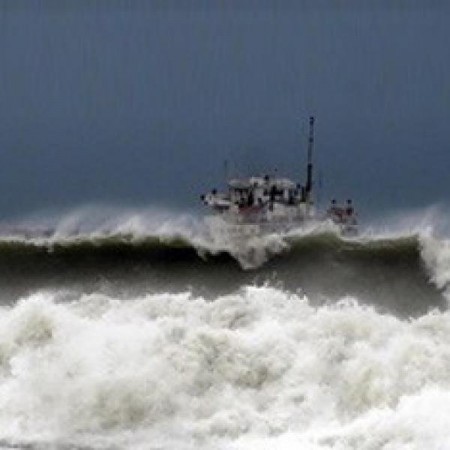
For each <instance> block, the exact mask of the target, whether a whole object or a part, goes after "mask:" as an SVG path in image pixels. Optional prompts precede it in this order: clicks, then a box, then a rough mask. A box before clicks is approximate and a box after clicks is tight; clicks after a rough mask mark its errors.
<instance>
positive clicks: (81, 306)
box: [0, 209, 450, 450]
mask: <svg viewBox="0 0 450 450" xmlns="http://www.w3.org/2000/svg"><path fill="white" fill-rule="evenodd" d="M114 214H115V213H114ZM114 214H111V216H114ZM100 216H101V215H100ZM100 216H99V217H97V216H96V214H95V210H94V211H93V210H92V209H88V210H86V211H84V212H82V213H80V212H77V213H76V214H75V213H74V214H72V215H68V216H66V217H65V218H64V219H63V220H59V221H56V223H53V224H50V225H48V226H47V225H46V224H44V225H42V224H41V225H40V226H31V227H30V226H26V227H17V226H16V227H14V228H9V229H6V228H3V229H2V230H1V233H0V234H1V236H2V237H1V238H0V447H2V448H21V449H22V448H25V449H33V450H34V449H36V450H38V449H39V450H40V449H47V448H57V449H116V448H117V449H119V448H120V449H122V448H126V449H155V450H156V449H159V450H161V449H173V448H177V449H181V450H184V449H186V450H191V449H205V450H206V449H208V450H209V449H234V450H241V449H248V448H251V449H257V450H258V449H266V448H279V449H291V448H302V449H307V450H309V449H311V450H331V449H333V450H335V449H339V450H340V449H342V450H347V449H358V450H359V449H362V450H369V449H375V448H381V447H385V448H391V449H400V448H417V449H419V448H432V449H438V448H439V449H440V448H448V447H450V439H449V435H448V429H449V427H450V407H449V405H450V394H449V392H450V382H449V380H450V363H449V361H450V348H449V346H448V336H449V332H450V316H449V314H450V312H449V309H448V299H450V291H449V287H450V286H449V283H450V241H449V240H448V239H446V238H444V237H442V236H445V235H446V234H442V233H436V232H435V231H433V230H432V229H431V228H428V227H426V226H424V224H423V223H422V224H420V226H419V227H416V228H414V227H412V228H409V229H406V228H405V227H400V228H399V229H393V228H392V227H391V228H390V229H388V230H383V231H382V232H380V228H378V231H373V230H372V231H370V232H369V231H365V232H363V233H362V234H361V235H360V236H359V237H358V238H354V239H344V238H342V237H340V236H339V235H338V234H336V232H335V230H334V229H333V227H330V226H329V225H325V226H324V225H323V224H322V225H319V226H317V227H314V228H312V229H309V230H302V231H300V230H297V231H293V232H291V233H290V234H286V235H282V236H280V235H272V236H264V237H259V238H253V239H249V240H246V241H241V242H239V243H236V242H233V241H232V240H223V239H222V240H221V239H219V240H217V239H213V238H212V237H211V236H209V235H208V234H207V233H205V230H204V229H202V227H201V226H200V225H199V222H198V221H197V220H195V218H193V217H191V216H189V215H184V216H177V217H175V218H174V217H172V216H170V215H168V216H167V215H164V214H162V213H161V214H159V215H157V214H156V215H155V214H154V212H151V213H149V214H148V217H147V216H145V214H144V215H143V214H142V212H140V213H139V214H136V215H133V214H129V213H127V214H124V215H123V216H120V214H119V215H117V217H116V216H115V217H114V218H113V219H109V220H106V221H105V220H104V218H101V217H100ZM87 217H89V219H88V218H87Z"/></svg>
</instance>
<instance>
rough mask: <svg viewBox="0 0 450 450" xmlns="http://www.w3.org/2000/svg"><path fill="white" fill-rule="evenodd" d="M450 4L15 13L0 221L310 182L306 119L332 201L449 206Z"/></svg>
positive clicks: (6, 59)
mask: <svg viewBox="0 0 450 450" xmlns="http://www.w3.org/2000/svg"><path fill="white" fill-rule="evenodd" d="M446 3H447V4H450V3H449V2H438V1H434V2H433V1H427V0H423V1H414V0H409V1H400V0H399V1H395V0H393V1H391V2H387V1H367V2H365V1H363V0H360V1H357V2H356V1H352V0H348V1H338V0H330V1H321V0H315V1H312V0H311V1H301V0H298V1H295V2H294V1H285V2H283V1H282V0H278V1H277V2H269V1H266V0H260V1H246V0H242V1H240V2H238V1H233V0H228V1H221V2H219V1H214V0H210V1H209V2H200V1H188V0H179V1H170V0H169V1H162V0H161V1H145V2H144V1H142V2H140V1H131V0H130V1H127V2H119V1H114V0H108V1H83V0H79V1H75V0H74V1H70V2H69V1H63V0H55V1H36V2H31V1H21V0H11V1H8V0H1V1H0V214H1V215H2V216H4V217H8V216H13V215H17V214H19V215H20V214H26V213H28V212H31V211H36V210H40V209H43V208H49V207H54V208H66V207H71V206H77V205H82V204H85V203H91V202H100V203H108V204H119V205H126V206H129V205H132V206H135V205H154V204H159V205H161V204H163V205H169V206H176V207H182V208H184V209H189V208H190V207H192V208H196V207H198V197H199V195H200V194H201V193H202V192H203V191H204V190H207V189H210V188H212V187H220V185H221V182H222V179H223V175H224V171H223V162H224V160H225V159H227V160H228V161H229V164H230V167H231V170H232V172H233V173H234V174H236V175H237V174H246V173H250V172H253V171H254V172H267V171H269V172H270V171H274V170H275V169H276V170H278V173H286V174H287V175H289V176H291V177H295V178H298V179H299V180H303V179H304V172H305V170H304V161H305V154H306V133H307V122H308V116H309V115H315V116H316V119H317V128H316V132H317V134H316V154H315V159H316V162H317V171H320V173H321V175H322V179H323V182H322V189H321V193H320V197H321V198H322V200H323V201H324V202H325V200H327V199H328V198H330V197H338V198H347V197H352V198H354V199H355V202H357V204H358V205H360V207H361V208H362V209H363V210H365V211H368V212H370V211H374V210H375V209H377V208H382V209H391V208H392V209H396V208H404V207H415V206H423V205H428V204H431V203H434V202H437V201H445V200H446V199H447V198H448V195H449V193H450V176H449V167H450V126H449V123H450V76H449V73H450V48H449V47H450V25H449V24H450V7H447V6H445V4H446ZM392 4H393V5H394V6H392ZM370 5H377V6H370ZM316 188H318V183H316Z"/></svg>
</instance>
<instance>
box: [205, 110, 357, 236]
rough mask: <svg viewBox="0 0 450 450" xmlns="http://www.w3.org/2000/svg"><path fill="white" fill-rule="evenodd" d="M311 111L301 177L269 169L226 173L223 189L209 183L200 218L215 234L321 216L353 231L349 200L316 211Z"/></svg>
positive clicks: (245, 232) (250, 232)
mask: <svg viewBox="0 0 450 450" xmlns="http://www.w3.org/2000/svg"><path fill="white" fill-rule="evenodd" d="M314 123H315V119H314V117H310V118H309V135H308V149H307V166H306V181H305V183H304V184H301V183H299V182H295V181H292V180H291V179H289V178H284V177H279V176H273V175H269V174H264V175H258V176H250V177H245V178H231V179H229V180H228V181H227V186H228V189H227V190H226V191H225V192H219V191H217V189H212V190H211V191H210V192H208V193H207V194H204V195H202V196H201V200H202V202H203V204H204V205H206V206H207V207H209V208H210V209H211V210H212V212H213V214H212V215H210V216H208V217H206V218H205V221H206V223H207V225H208V228H209V230H210V232H211V233H212V234H214V235H218V234H219V235H223V234H227V235H232V236H243V237H251V236H259V235H262V234H270V233H287V232H290V231H291V230H293V229H298V228H300V229H305V228H307V227H308V226H315V225H316V224H320V223H323V222H331V223H332V224H334V225H336V226H337V228H338V230H339V231H340V232H341V233H342V234H344V235H347V236H349V235H356V234H357V232H358V223H357V219H356V213H355V210H354V207H353V204H352V201H351V200H347V202H346V204H344V205H339V204H338V203H337V201H336V200H332V202H331V205H330V207H329V208H328V209H327V210H326V211H325V212H323V213H321V212H320V211H317V209H316V207H315V203H314V197H313V149H314Z"/></svg>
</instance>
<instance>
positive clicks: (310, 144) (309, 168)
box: [305, 116, 314, 202]
mask: <svg viewBox="0 0 450 450" xmlns="http://www.w3.org/2000/svg"><path fill="white" fill-rule="evenodd" d="M313 149H314V117H313V116H311V117H310V118H309V137H308V165H307V167H306V186H305V191H306V200H307V201H308V202H309V201H310V200H311V191H312V184H313V180H312V175H313V164H312V155H313Z"/></svg>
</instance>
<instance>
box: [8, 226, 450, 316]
mask: <svg viewBox="0 0 450 450" xmlns="http://www.w3.org/2000/svg"><path fill="white" fill-rule="evenodd" d="M236 252H238V253H239V254H238V255H236ZM244 257H245V258H246V259H247V261H248V260H252V259H253V260H258V261H260V260H261V259H262V260H265V261H266V262H265V263H263V264H261V265H259V266H256V267H253V268H252V270H244V269H243V267H242V263H239V258H244ZM0 273H1V274H2V278H1V280H0V286H1V287H2V288H3V292H4V293H5V292H6V293H7V292H10V293H11V295H10V296H9V298H11V296H16V297H17V296H20V295H24V294H25V293H26V292H32V291H33V290H34V289H39V288H46V287H52V286H54V287H63V286H68V287H70V286H72V287H73V286H75V285H83V286H84V289H85V290H86V289H87V290H91V291H95V290H98V289H100V288H102V287H103V288H105V289H106V290H107V292H111V291H116V290H119V291H120V290H125V291H126V293H127V294H128V293H129V292H130V290H133V289H134V290H135V294H137V293H138V292H139V291H140V292H147V291H149V289H150V290H152V289H153V290H154V291H158V290H159V291H161V290H163V291H167V290H171V291H177V290H178V291H179V290H185V289H192V290H193V291H195V292H198V293H207V294H208V295H210V294H212V293H215V294H217V295H220V294H224V293H226V292H232V291H235V290H237V289H239V288H240V287H241V286H243V285H246V284H255V285H261V284H264V283H267V282H268V281H269V282H272V283H274V284H275V285H277V284H281V285H282V286H283V288H285V289H288V290H290V291H292V292H295V291H297V290H299V289H300V290H302V291H303V292H305V293H307V294H308V296H309V297H310V298H312V299H315V301H316V302H317V304H320V303H321V302H323V301H327V300H329V299H330V298H340V297H342V296H344V295H355V296H357V297H358V298H364V299H366V300H367V301H369V302H371V303H372V304H377V305H379V306H380V307H381V308H387V309H388V310H390V311H391V312H392V311H396V312H399V313H402V314H412V315H416V314H421V313H423V312H426V311H428V310H429V309H430V308H433V307H446V300H445V297H444V294H445V292H446V288H447V284H448V282H449V280H450V244H449V243H448V242H447V241H445V240H442V239H441V240H439V239H437V238H433V237H432V236H417V235H412V236H403V237H402V236H401V237H396V238H378V239H374V238H373V237H372V238H367V237H366V238H361V239H358V240H356V239H352V240H347V239H342V238H341V237H339V236H338V235H336V234H333V233H311V234H302V235H295V234H291V235H288V236H284V237H282V236H268V237H264V238H258V239H253V240H249V241H248V242H247V243H246V245H242V243H241V245H240V246H239V247H236V248H232V247H229V246H228V247H227V246H219V245H217V243H214V245H212V244H209V243H208V242H207V241H206V240H203V241H200V240H190V239H189V238H187V237H185V236H182V235H178V236H146V237H143V236H138V237H137V236H134V235H113V236H103V237H99V236H93V237H86V236H85V237H80V236H79V237H72V238H63V239H59V238H58V239H55V238H52V239H42V238H40V239H39V240H37V239H36V238H33V239H31V240H30V239H16V240H11V239H3V240H2V241H1V242H0ZM108 289H109V291H108ZM4 295H5V294H4Z"/></svg>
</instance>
